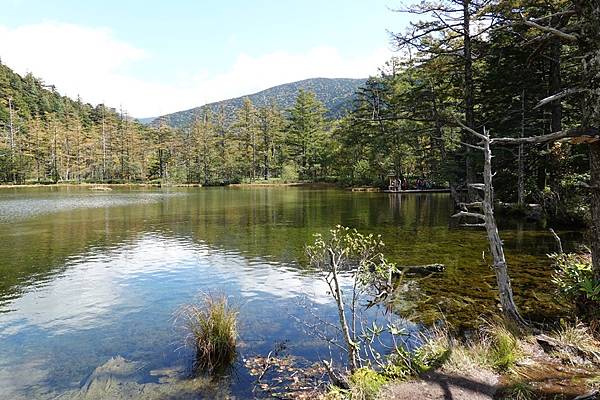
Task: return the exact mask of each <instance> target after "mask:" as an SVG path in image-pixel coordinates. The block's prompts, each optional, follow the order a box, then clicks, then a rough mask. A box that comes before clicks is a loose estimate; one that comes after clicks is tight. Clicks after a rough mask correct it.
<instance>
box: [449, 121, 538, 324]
mask: <svg viewBox="0 0 600 400" xmlns="http://www.w3.org/2000/svg"><path fill="white" fill-rule="evenodd" d="M459 124H460V125H461V126H462V127H463V129H465V130H466V131H467V132H470V133H471V134H473V135H474V136H475V137H477V138H479V139H480V140H481V141H480V143H479V144H478V146H477V147H478V149H479V150H481V151H482V152H483V156H484V164H483V183H475V184H471V185H469V186H470V187H471V188H473V189H476V190H479V191H481V192H483V199H482V200H481V201H478V202H475V203H470V204H463V207H464V208H463V211H460V212H458V213H456V214H454V215H453V216H452V217H454V218H459V217H469V218H474V219H477V220H480V221H483V222H481V223H475V224H472V223H471V224H463V225H464V226H477V227H484V228H485V230H486V232H487V238H488V242H489V245H490V252H491V253H492V256H493V259H494V264H493V267H494V272H495V273H496V281H497V283H498V291H499V295H500V304H501V305H502V311H503V312H504V314H505V315H506V317H507V318H509V319H510V320H511V321H514V322H516V323H517V324H518V325H520V326H526V325H527V323H526V322H525V320H524V319H523V318H522V317H521V314H519V311H518V309H517V306H516V304H515V301H514V298H513V291H512V286H511V283H510V277H509V275H508V265H507V263H506V257H505V256H504V247H503V245H502V240H501V239H500V234H499V233H498V226H497V225H496V219H495V217H494V186H493V184H492V178H493V176H494V175H493V173H492V150H491V148H490V143H491V139H490V133H489V131H487V130H486V129H485V128H484V130H483V134H481V133H479V132H477V131H475V130H473V129H471V128H469V127H467V126H465V125H463V124H462V123H460V122H459ZM469 207H476V208H478V209H479V210H480V211H479V212H473V211H469Z"/></svg>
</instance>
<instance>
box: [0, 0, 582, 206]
mask: <svg viewBox="0 0 600 400" xmlns="http://www.w3.org/2000/svg"><path fill="white" fill-rule="evenodd" d="M442 3H443V4H446V3H448V4H447V7H446V6H444V7H446V8H444V9H443V10H442V9H440V11H439V12H440V13H441V14H440V18H439V19H438V20H437V21H434V22H431V21H429V22H423V23H421V22H419V23H414V24H413V25H412V27H411V29H410V30H409V31H408V33H406V34H404V33H401V34H392V40H393V42H394V43H395V44H396V46H397V47H398V49H399V50H407V53H406V54H408V55H407V56H405V57H402V58H394V59H392V60H390V61H389V62H388V63H387V64H386V65H384V66H382V68H381V70H380V73H379V75H378V76H375V77H372V78H370V79H369V80H368V81H367V82H366V83H365V84H364V86H363V87H362V88H360V89H359V90H358V92H357V94H356V96H355V102H354V105H353V108H352V110H351V111H350V112H348V113H347V114H346V115H345V116H342V117H340V118H339V119H336V120H330V119H328V118H327V117H326V115H327V110H326V109H325V108H324V106H323V105H322V104H321V103H320V102H319V101H317V99H316V98H315V96H314V94H313V93H311V92H308V91H299V92H298V93H297V97H296V99H295V102H294V103H293V104H294V105H293V106H292V107H291V108H288V109H280V108H278V107H277V105H276V104H275V103H273V104H272V105H268V106H261V107H256V106H254V105H253V104H252V102H251V101H250V100H248V99H246V100H245V101H244V103H243V106H242V107H241V108H239V109H238V110H237V111H236V113H235V115H234V116H232V115H227V114H226V111H225V110H224V109H221V110H216V111H214V110H212V111H211V110H206V111H205V112H203V113H202V114H199V115H196V116H195V120H194V121H193V122H192V123H191V125H187V126H185V127H180V128H177V129H174V128H171V127H169V126H167V125H166V124H159V125H158V126H144V125H141V124H139V123H137V122H135V121H134V120H132V119H130V118H127V116H126V115H125V114H124V113H122V112H120V111H118V110H114V109H110V108H107V107H105V106H104V105H98V106H96V107H92V106H90V105H89V104H83V103H82V102H81V101H74V100H71V99H68V98H66V97H63V96H60V95H58V94H57V93H56V92H55V91H53V90H50V89H48V88H47V87H45V86H44V85H43V83H42V82H41V81H40V80H39V79H36V78H34V77H33V76H31V75H27V76H25V77H23V78H22V77H20V76H19V75H17V74H15V73H13V72H12V71H11V70H10V69H9V68H8V67H6V66H4V65H1V66H0V93H1V96H0V124H1V127H0V129H1V132H2V137H1V140H0V182H5V183H11V182H12V183H24V182H62V181H89V182H121V181H123V182H135V181H155V180H156V181H162V182H165V181H168V182H182V183H183V182H185V183H201V184H208V185H218V184H228V183H233V182H240V181H253V180H264V179H272V178H281V179H283V180H286V181H292V180H309V181H323V180H327V181H335V182H339V183H342V184H346V185H378V186H385V185H386V182H387V180H388V177H389V176H390V175H393V176H397V177H408V178H409V179H410V178H413V179H414V178H416V177H423V178H426V179H427V180H428V181H429V182H433V183H435V184H436V185H449V184H452V185H460V184H461V183H465V182H476V181H477V180H478V175H479V174H480V171H481V159H480V158H481V156H480V154H479V153H478V152H477V151H474V150H472V146H476V143H475V142H474V141H473V140H472V139H471V137H470V136H469V135H468V134H465V131H464V130H463V129H461V128H460V127H459V126H458V125H457V123H456V120H457V119H459V120H461V121H463V122H464V123H465V124H466V125H467V126H468V127H469V128H472V129H476V130H481V129H483V127H486V128H487V129H490V130H491V133H492V136H503V137H520V136H525V137H526V136H534V135H540V134H544V133H549V132H553V131H557V130H561V129H568V128H571V127H575V126H578V125H579V124H580V122H581V121H582V119H583V117H584V116H583V112H582V109H583V108H584V107H583V106H584V105H585V104H584V96H583V95H582V94H578V93H576V92H574V93H573V94H572V95H570V96H561V98H560V99H559V100H558V101H548V102H547V103H545V104H543V105H540V106H538V103H539V102H540V100H542V99H544V98H546V97H548V96H549V95H551V94H554V93H560V92H561V90H564V89H565V88H571V87H578V86H579V84H580V81H581V77H582V69H581V65H582V64H581V62H580V59H581V55H580V54H579V52H580V50H579V48H578V45H577V43H576V42H569V41H560V40H558V39H556V38H554V37H551V36H548V35H545V36H544V35H543V34H542V32H541V31H540V30H539V29H535V28H532V27H531V26H529V25H526V24H523V23H520V22H519V21H521V19H520V18H521V17H520V16H519V15H520V13H522V14H523V15H526V16H527V18H529V19H531V20H535V19H536V18H543V17H544V16H545V15H549V14H553V13H554V11H553V10H555V9H561V4H562V3H561V2H560V1H558V0H557V1H554V0H553V1H545V2H529V1H526V2H523V3H522V4H521V5H513V6H511V7H508V8H506V7H502V4H503V2H489V1H487V2H478V1H473V2H470V3H468V6H467V7H466V9H465V10H466V11H467V13H465V12H463V11H464V10H463V7H458V8H456V7H451V5H452V4H453V2H452V1H448V2H442ZM480 3H481V4H480ZM483 3H485V4H483ZM495 3H498V5H497V6H494V4H495ZM530 3H531V4H530ZM534 3H535V4H534ZM555 3H556V4H555ZM559 3H561V4H559ZM427 7H429V5H428V3H423V4H422V5H419V6H415V7H414V8H411V9H407V10H403V11H405V12H412V13H416V14H418V15H427V13H426V11H427ZM519 7H520V8H519ZM434 11H435V10H434ZM561 15H562V14H561ZM565 15H567V13H565ZM556 18H558V19H559V20H557V21H558V22H556V23H557V24H559V22H561V21H562V20H561V18H563V17H562V16H557V17H556ZM565 18H566V17H565ZM564 23H565V24H566V23H568V21H566V20H565V21H564ZM408 50H410V51H408ZM494 151H495V158H494V169H495V171H497V173H498V174H497V176H496V180H495V186H496V192H497V194H498V196H499V198H501V199H502V200H504V201H516V200H517V199H521V200H522V201H528V202H538V203H542V204H545V205H546V206H547V208H548V209H550V208H553V209H554V211H553V212H554V213H556V214H560V213H565V214H566V213H568V212H569V209H570V210H574V209H577V210H579V211H578V212H582V213H585V207H584V206H583V208H582V207H581V206H582V204H581V201H580V200H581V197H582V196H584V195H585V193H584V192H582V190H581V187H582V186H581V184H580V183H581V182H586V181H588V180H589V157H588V151H587V148H586V147H585V146H580V145H575V144H571V143H569V142H564V141H563V142H555V143H549V144H544V145H538V146H525V147H524V148H523V147H522V148H519V147H506V148H497V149H495V150H494Z"/></svg>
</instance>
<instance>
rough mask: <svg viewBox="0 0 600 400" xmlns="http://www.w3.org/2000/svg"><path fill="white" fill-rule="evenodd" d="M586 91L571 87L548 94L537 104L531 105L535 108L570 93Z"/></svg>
mask: <svg viewBox="0 0 600 400" xmlns="http://www.w3.org/2000/svg"><path fill="white" fill-rule="evenodd" d="M586 91H587V89H580V88H571V89H566V90H563V91H562V92H559V93H556V94H553V95H552V96H548V97H546V98H545V99H542V100H540V102H539V103H537V105H536V106H535V107H533V109H534V110H535V109H537V108H540V107H541V106H543V105H546V104H548V103H551V102H553V101H556V100H560V99H562V98H563V97H566V96H570V95H572V94H576V93H581V92H586Z"/></svg>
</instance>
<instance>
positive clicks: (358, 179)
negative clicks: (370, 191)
mask: <svg viewBox="0 0 600 400" xmlns="http://www.w3.org/2000/svg"><path fill="white" fill-rule="evenodd" d="M371 170H372V169H371V166H370V165H369V162H368V161H367V160H359V161H358V162H357V163H356V164H354V169H353V171H352V175H353V177H354V181H353V182H352V183H353V184H355V185H367V184H370V183H371V182H372V180H373V179H372V176H371Z"/></svg>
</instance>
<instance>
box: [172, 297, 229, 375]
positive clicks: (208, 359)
mask: <svg viewBox="0 0 600 400" xmlns="http://www.w3.org/2000/svg"><path fill="white" fill-rule="evenodd" d="M237 316H238V311H237V309H236V308H234V307H232V306H231V305H229V303H228V301H227V297H225V296H223V295H210V294H205V295H203V296H202V297H201V298H200V300H199V301H198V302H197V303H193V304H187V305H184V306H182V307H181V308H180V309H179V311H178V312H177V319H178V320H182V321H183V325H184V328H185V329H186V330H187V336H186V343H187V344H188V345H189V346H191V347H194V348H195V349H196V365H195V367H196V369H197V370H198V371H201V372H207V373H219V372H223V371H225V370H226V369H227V368H229V367H230V366H231V364H232V363H233V361H234V360H235V357H236V341H237Z"/></svg>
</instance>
